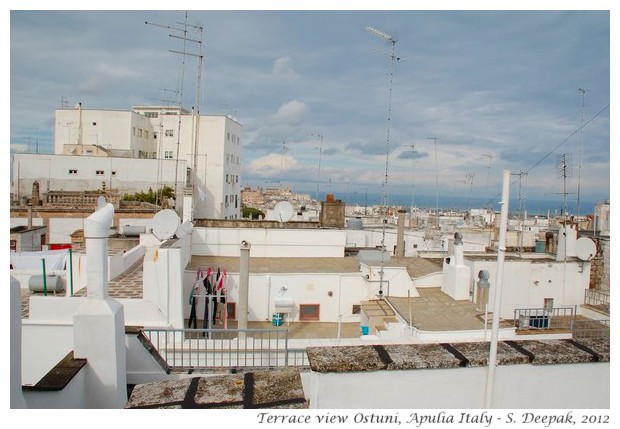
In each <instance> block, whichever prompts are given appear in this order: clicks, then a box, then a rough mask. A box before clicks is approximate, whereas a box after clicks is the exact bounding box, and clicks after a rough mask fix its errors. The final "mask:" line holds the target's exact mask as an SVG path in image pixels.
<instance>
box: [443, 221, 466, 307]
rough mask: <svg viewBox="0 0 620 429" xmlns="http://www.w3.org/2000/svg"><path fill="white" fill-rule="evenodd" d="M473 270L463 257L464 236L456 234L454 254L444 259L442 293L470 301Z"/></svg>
mask: <svg viewBox="0 0 620 429" xmlns="http://www.w3.org/2000/svg"><path fill="white" fill-rule="evenodd" d="M470 272H471V269H470V268H469V267H468V266H467V265H465V261H464V257H463V235H462V234H461V233H460V232H457V233H455V234H454V254H453V255H450V256H448V257H446V258H444V262H443V280H442V284H441V291H442V292H443V293H445V294H446V295H448V296H450V297H451V298H452V299H454V300H457V301H458V300H463V299H469V281H470Z"/></svg>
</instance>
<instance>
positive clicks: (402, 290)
mask: <svg viewBox="0 0 620 429" xmlns="http://www.w3.org/2000/svg"><path fill="white" fill-rule="evenodd" d="M360 271H361V272H362V275H363V277H365V276H368V284H369V287H370V289H369V295H368V296H367V297H365V298H364V299H370V298H373V297H375V296H376V295H377V294H378V293H379V285H380V284H381V275H380V273H381V265H380V263H375V264H373V265H366V264H364V263H360ZM407 291H410V294H411V297H417V296H420V294H418V292H417V291H416V289H415V287H414V283H413V281H412V280H411V277H410V276H409V272H408V271H407V268H405V267H393V266H384V267H383V294H384V295H388V294H389V295H390V296H407Z"/></svg>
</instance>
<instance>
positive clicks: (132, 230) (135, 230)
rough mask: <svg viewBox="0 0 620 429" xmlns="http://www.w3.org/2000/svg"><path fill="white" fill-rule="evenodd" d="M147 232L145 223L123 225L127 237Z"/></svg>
mask: <svg viewBox="0 0 620 429" xmlns="http://www.w3.org/2000/svg"><path fill="white" fill-rule="evenodd" d="M145 232H146V227H145V226H144V225H125V226H123V234H124V235H125V236H126V237H138V236H139V235H140V234H144V233H145Z"/></svg>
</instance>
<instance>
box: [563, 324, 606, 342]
mask: <svg viewBox="0 0 620 429" xmlns="http://www.w3.org/2000/svg"><path fill="white" fill-rule="evenodd" d="M571 329H572V331H573V338H575V339H583V338H609V336H610V332H611V331H610V324H609V319H607V320H591V319H588V320H579V319H576V320H573V323H572V325H571Z"/></svg>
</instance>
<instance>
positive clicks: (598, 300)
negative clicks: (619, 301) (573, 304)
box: [583, 289, 611, 313]
mask: <svg viewBox="0 0 620 429" xmlns="http://www.w3.org/2000/svg"><path fill="white" fill-rule="evenodd" d="M610 301H611V299H610V294H609V292H607V291H601V290H596V289H586V291H585V294H584V297H583V303H584V304H586V305H591V306H593V307H597V308H600V309H602V310H604V311H605V310H606V311H607V313H609V304H610Z"/></svg>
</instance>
